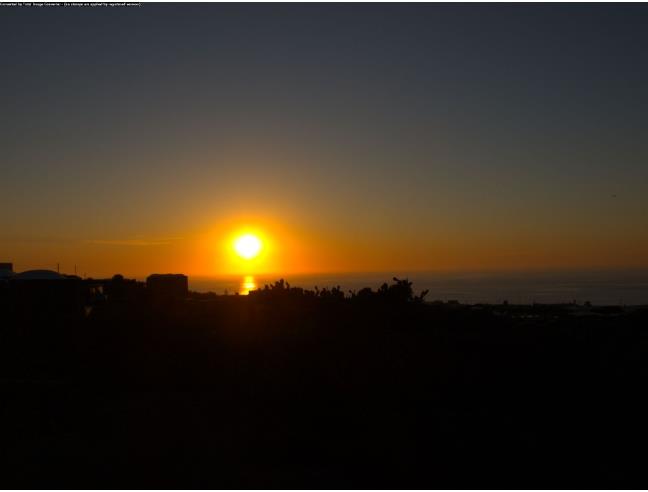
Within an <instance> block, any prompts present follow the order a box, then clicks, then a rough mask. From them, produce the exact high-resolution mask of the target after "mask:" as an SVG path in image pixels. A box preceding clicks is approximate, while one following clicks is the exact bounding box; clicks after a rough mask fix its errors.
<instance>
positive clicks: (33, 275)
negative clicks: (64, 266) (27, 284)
mask: <svg viewBox="0 0 648 492" xmlns="http://www.w3.org/2000/svg"><path fill="white" fill-rule="evenodd" d="M14 279H16V280H65V277H63V275H61V274H60V273H57V272H55V271H53V270H27V271H25V272H20V273H17V274H16V275H15V276H14Z"/></svg>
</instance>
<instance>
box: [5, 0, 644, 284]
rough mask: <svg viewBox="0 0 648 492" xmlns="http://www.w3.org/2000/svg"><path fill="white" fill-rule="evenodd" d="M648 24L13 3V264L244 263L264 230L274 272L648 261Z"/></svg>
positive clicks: (595, 16) (497, 10)
mask: <svg viewBox="0 0 648 492" xmlns="http://www.w3.org/2000/svg"><path fill="white" fill-rule="evenodd" d="M646 26H648V6H647V5H642V4H629V5H628V4H626V5H619V4H617V5H602V4H594V5H586V4H578V5H569V4H545V5H536V4H519V5H514V4H499V5H484V4H478V5H468V4H455V5H443V4H409V5H402V4H401V5H396V4H376V5H369V4H355V5H352V4H319V5H316V4H304V5H297V4H281V5H270V4H261V5H252V4H220V5H219V4H189V5H187V4H185V5H173V4H161V5H155V4H144V5H142V7H139V8H137V7H125V8H82V7H75V8H44V7H40V8H24V7H23V8H8V7H3V8H1V9H0V41H1V45H2V49H1V50H0V67H1V71H0V73H1V76H0V149H1V151H2V154H1V156H0V171H1V176H2V179H1V182H2V193H1V194H0V211H1V212H0V261H13V262H14V264H15V268H16V269H17V270H26V269H30V268H55V266H56V263H57V262H59V263H60V264H61V269H62V270H65V271H68V272H69V271H71V270H72V269H73V265H74V264H77V265H78V269H79V273H87V274H88V275H109V274H113V273H116V272H121V273H123V274H127V275H137V276H140V275H146V274H148V273H151V272H155V271H162V272H166V271H179V272H185V273H188V274H193V275H212V274H220V273H231V272H233V271H234V270H233V268H234V267H233V266H232V265H231V264H230V263H228V261H227V258H226V254H225V253H223V246H222V245H223V242H224V241H226V239H227V238H228V237H230V236H231V234H232V233H233V232H234V231H238V230H240V229H242V228H244V227H252V228H255V229H257V230H259V231H261V232H262V233H263V235H264V236H265V237H266V238H267V240H268V245H269V246H271V247H269V249H268V258H267V262H266V264H264V265H263V266H262V269H263V270H264V271H278V272H279V271H281V272H286V273H302V272H335V271H382V270H390V271H394V270H397V269H403V270H408V271H412V270H439V269H441V270H453V269H457V270H462V269H471V270H480V269H484V270H493V269H495V270H498V269H501V270H510V269H513V270H524V269H543V268H602V267H635V266H641V267H646V266H648V159H647V158H648V119H647V118H648V60H647V56H648V55H647V53H648V29H646ZM239 273H240V272H239ZM252 273H262V272H252Z"/></svg>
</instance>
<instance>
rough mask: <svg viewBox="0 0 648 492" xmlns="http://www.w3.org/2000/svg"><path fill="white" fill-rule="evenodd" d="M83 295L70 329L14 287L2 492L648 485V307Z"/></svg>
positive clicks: (418, 297)
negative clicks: (40, 491)
mask: <svg viewBox="0 0 648 492" xmlns="http://www.w3.org/2000/svg"><path fill="white" fill-rule="evenodd" d="M75 281H76V280H75ZM84 282H85V284H75V285H83V286H85V288H86V290H85V291H84V294H83V295H82V296H81V297H80V298H82V299H85V300H86V302H89V303H90V304H91V306H89V307H91V308H92V309H86V310H82V311H78V310H72V311H66V312H65V313H63V314H61V313H59V314H61V315H59V316H55V315H53V312H52V311H48V312H43V313H42V315H40V316H36V315H35V313H34V311H33V310H27V311H26V310H24V309H23V308H24V307H25V305H24V304H20V306H22V307H20V308H19V307H17V306H18V305H17V304H15V303H14V302H13V301H14V299H13V298H12V297H11V296H10V294H9V289H8V287H7V286H6V285H0V306H1V307H2V309H3V313H4V317H3V323H2V329H1V331H0V336H1V337H2V338H1V339H0V341H1V344H0V347H1V348H0V351H1V352H0V381H1V386H0V387H1V388H2V392H3V399H2V400H3V404H2V422H1V424H0V426H1V429H2V441H1V444H0V448H1V449H2V456H3V458H2V469H1V470H0V471H1V472H2V477H3V484H4V485H5V486H6V487H8V488H10V487H17V488H60V487H62V488H240V487H245V488H295V487H297V488H385V487H389V488H490V487H496V488H509V487H513V488H553V487H567V488H569V487H577V488H580V487H584V488H599V487H605V488H617V487H622V488H632V487H635V486H639V487H643V484H644V482H645V478H644V473H643V470H644V464H643V454H642V453H641V452H638V451H637V447H638V446H639V445H641V444H642V443H643V442H644V441H645V440H646V438H647V437H648V432H647V430H648V429H647V424H646V417H645V415H646V406H645V403H644V398H643V386H644V382H645V381H646V376H648V362H647V358H646V355H647V354H648V332H647V328H646V327H647V326H648V324H646V321H648V310H646V309H645V308H632V309H630V308H626V309H621V308H603V307H596V306H578V305H573V304H565V305H556V306H549V305H531V306H518V305H512V304H508V303H504V304H499V305H461V304H458V303H447V302H425V300H424V299H425V295H426V292H422V293H420V294H417V293H415V291H414V290H413V286H412V284H411V282H409V281H408V280H400V279H397V278H394V279H393V282H390V283H389V284H384V285H383V286H381V287H380V288H379V289H377V290H372V289H368V288H367V289H361V290H359V291H357V292H343V291H342V290H341V289H340V288H339V287H336V288H331V289H326V288H325V289H318V288H315V289H313V290H308V289H302V288H299V287H294V286H291V285H289V284H288V283H287V282H285V281H283V280H279V281H278V282H276V283H274V284H272V285H268V286H265V287H264V288H262V289H259V290H258V291H254V292H253V293H251V295H249V296H236V295H230V296H221V295H215V294H201V293H193V292H190V293H188V295H187V296H186V298H182V299H178V298H176V299H169V298H168V296H167V294H166V293H165V298H164V299H165V302H163V303H160V302H155V300H154V299H151V298H150V297H149V294H148V293H147V292H148V291H147V289H146V286H145V285H144V284H143V283H141V282H136V281H131V280H128V279H124V278H123V277H121V276H115V277H113V278H112V279H106V280H88V281H84ZM69 285H72V284H69Z"/></svg>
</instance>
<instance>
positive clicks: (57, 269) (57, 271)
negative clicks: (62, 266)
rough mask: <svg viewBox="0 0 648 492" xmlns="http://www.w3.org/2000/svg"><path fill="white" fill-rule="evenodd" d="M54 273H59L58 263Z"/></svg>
mask: <svg viewBox="0 0 648 492" xmlns="http://www.w3.org/2000/svg"><path fill="white" fill-rule="evenodd" d="M56 273H61V272H60V271H59V264H58V263H57V264H56Z"/></svg>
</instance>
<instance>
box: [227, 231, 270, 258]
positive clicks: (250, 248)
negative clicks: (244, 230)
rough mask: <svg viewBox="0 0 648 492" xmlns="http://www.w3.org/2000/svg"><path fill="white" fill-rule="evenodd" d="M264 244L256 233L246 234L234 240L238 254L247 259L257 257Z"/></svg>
mask: <svg viewBox="0 0 648 492" xmlns="http://www.w3.org/2000/svg"><path fill="white" fill-rule="evenodd" d="M262 246H263V245H262V243H261V240H260V239H259V238H258V237H257V236H255V235H254V234H244V235H243V236H239V237H238V238H236V240H235V241H234V250H235V251H236V254H238V255H239V256H240V257H241V258H243V259H245V260H251V259H253V258H256V257H257V256H258V255H259V252H260V251H261V248H262Z"/></svg>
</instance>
